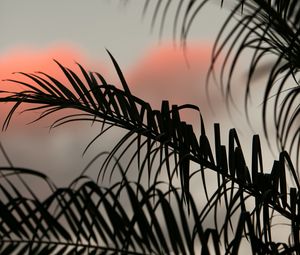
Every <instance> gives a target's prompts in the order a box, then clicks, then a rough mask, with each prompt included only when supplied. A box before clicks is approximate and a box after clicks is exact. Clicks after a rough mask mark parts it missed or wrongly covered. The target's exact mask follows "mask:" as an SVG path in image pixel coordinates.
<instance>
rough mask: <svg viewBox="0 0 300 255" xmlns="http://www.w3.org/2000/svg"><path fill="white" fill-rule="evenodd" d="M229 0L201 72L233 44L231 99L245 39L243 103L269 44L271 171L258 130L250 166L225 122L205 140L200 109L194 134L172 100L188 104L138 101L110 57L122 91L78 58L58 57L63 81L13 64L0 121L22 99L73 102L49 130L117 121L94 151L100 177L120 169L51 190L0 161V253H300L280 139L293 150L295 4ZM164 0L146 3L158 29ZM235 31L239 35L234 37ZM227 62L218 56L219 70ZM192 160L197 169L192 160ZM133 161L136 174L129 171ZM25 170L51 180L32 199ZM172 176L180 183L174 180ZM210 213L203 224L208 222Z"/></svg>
mask: <svg viewBox="0 0 300 255" xmlns="http://www.w3.org/2000/svg"><path fill="white" fill-rule="evenodd" d="M150 2H152V3H153V1H147V2H146V4H145V12H146V11H147V9H149V8H150ZM154 2H155V1H154ZM175 2H176V1H175ZM206 2H208V0H207V1H197V0H195V1H180V2H177V4H178V8H177V12H176V15H175V19H174V27H175V29H174V31H175V33H176V31H177V27H178V24H179V22H180V20H182V29H181V37H182V39H183V40H185V39H186V37H187V34H188V31H189V29H190V26H191V24H192V22H193V19H194V17H195V15H196V14H197V13H198V12H199V11H200V9H201V8H202V6H203V5H204V4H206ZM234 2H235V3H236V6H235V8H234V9H233V11H232V14H235V15H232V16H230V17H229V18H228V22H229V21H230V20H231V19H232V18H233V16H235V17H237V16H236V15H238V13H241V15H240V16H238V22H237V26H236V27H235V28H234V30H233V31H232V32H231V33H230V36H228V37H225V39H223V40H222V39H221V38H222V36H224V31H225V28H226V26H227V22H226V23H225V24H224V27H223V28H222V30H221V32H220V34H219V36H218V39H217V41H216V45H215V49H214V52H213V62H212V68H211V70H210V71H211V73H212V72H213V65H214V62H215V61H216V58H217V57H218V56H219V54H220V52H221V51H223V48H224V47H225V45H229V51H228V58H229V56H230V55H232V54H233V60H232V62H231V66H230V72H229V76H228V77H227V78H226V79H225V78H224V72H225V71H222V74H221V82H222V84H223V86H224V88H225V89H224V92H225V93H224V95H225V96H226V97H227V99H230V86H231V77H232V75H233V72H234V69H235V64H236V61H237V59H238V58H239V57H240V55H241V54H242V52H243V51H244V50H245V49H246V48H253V49H254V51H253V52H254V53H253V58H252V60H251V65H250V68H249V75H248V82H247V83H246V95H245V107H246V110H247V104H248V103H247V98H248V96H249V93H250V84H251V79H252V76H253V75H254V71H255V70H256V69H258V67H259V66H258V64H259V63H260V61H261V59H263V57H264V56H265V55H266V54H267V53H273V55H274V57H275V62H274V63H272V65H271V68H270V70H271V71H270V72H269V74H268V75H269V76H268V82H267V84H266V89H265V102H264V110H263V120H264V121H265V120H266V116H265V114H266V110H267V106H268V98H269V97H270V95H271V93H273V92H274V90H275V92H276V94H275V98H276V99H275V101H276V103H275V105H274V123H275V126H276V128H277V138H278V144H279V148H280V150H281V152H280V153H279V156H278V158H277V160H275V161H274V164H273V167H272V170H271V171H270V172H266V171H264V169H263V156H262V152H261V146H260V139H259V136H257V135H255V136H254V137H253V142H252V155H251V156H252V158H251V159H252V161H251V166H249V165H247V164H246V161H245V158H244V154H243V148H242V145H241V144H240V142H239V138H238V135H237V133H236V131H235V130H234V129H232V130H230V131H229V132H228V141H229V142H228V146H225V145H224V143H223V142H222V141H221V135H220V133H221V132H220V127H219V125H218V124H215V126H214V141H213V142H210V139H209V137H207V135H206V132H205V125H204V121H203V120H202V118H201V115H200V118H201V133H200V135H197V134H195V132H194V130H193V127H192V126H191V125H190V124H188V123H186V122H184V121H182V120H181V119H180V110H181V109H184V108H187V109H191V110H194V111H199V109H198V108H197V107H196V106H193V105H189V104H187V105H183V106H177V105H173V106H170V105H169V103H168V102H167V101H164V102H162V105H161V109H160V110H154V109H152V108H151V106H150V105H149V104H148V103H147V102H145V101H143V100H142V99H140V98H137V97H135V96H134V95H132V94H131V92H130V90H129V87H128V85H127V83H126V80H125V78H124V76H123V74H122V72H121V69H120V67H119V66H118V64H117V62H116V61H115V59H114V58H113V57H112V56H111V55H110V57H111V59H112V62H113V64H114V66H115V70H116V73H117V75H118V77H119V78H120V82H121V84H122V89H118V88H116V87H115V86H113V85H110V84H109V83H108V82H107V81H106V80H105V78H104V77H103V76H101V75H100V74H99V73H94V72H88V71H86V70H85V69H84V68H83V67H82V66H81V65H79V64H78V68H79V70H80V72H78V73H76V72H75V71H73V70H71V69H69V68H67V67H64V66H63V65H61V64H60V63H58V62H57V64H58V66H59V68H60V69H61V71H62V72H63V73H64V75H65V77H66V78H67V80H68V83H69V84H63V83H61V82H60V81H58V80H57V79H55V77H52V76H49V75H47V74H45V73H36V74H25V73H21V74H22V75H23V76H25V77H26V78H27V79H28V78H29V80H30V82H29V81H28V82H25V81H24V80H10V81H11V82H13V83H18V84H21V85H22V86H24V90H22V91H15V92H13V91H11V92H7V91H2V92H1V93H2V96H1V98H0V101H1V102H3V103H14V106H13V107H12V108H11V111H10V112H9V114H8V116H7V118H6V120H5V123H4V125H3V129H6V128H8V125H9V124H10V122H11V120H12V119H11V118H12V116H13V115H14V113H15V112H16V111H17V109H18V107H20V106H21V105H24V106H27V109H26V111H36V110H40V111H41V115H40V117H38V118H37V119H35V120H34V121H39V120H40V119H42V118H44V117H47V116H48V115H50V114H53V113H55V112H57V111H60V110H62V109H73V110H75V111H76V112H79V113H74V112H75V111H74V112H73V113H71V114H68V115H67V116H65V117H62V118H60V119H58V120H57V121H55V122H54V123H53V125H52V126H51V128H54V127H57V126H60V125H63V124H66V123H70V122H73V121H91V122H101V123H102V128H101V130H100V132H99V136H101V135H103V134H104V133H105V131H106V129H107V128H110V127H114V126H117V127H120V128H122V129H124V130H127V133H126V134H125V136H124V137H123V138H122V139H121V140H120V141H119V142H118V143H117V145H116V146H115V147H114V148H113V150H112V151H111V152H110V153H108V154H103V153H100V154H99V155H98V156H96V158H95V160H96V159H98V158H99V157H100V156H102V155H107V156H106V158H105V160H104V161H103V164H102V167H101V169H100V172H99V179H100V177H101V176H102V177H103V176H105V175H110V176H111V177H112V176H114V175H116V176H117V173H118V174H120V175H121V179H120V180H119V181H117V182H116V183H115V184H113V185H112V186H110V187H102V186H101V184H99V183H97V182H95V181H94V180H91V179H89V178H88V177H86V176H85V175H84V174H85V171H83V174H82V175H81V176H79V177H78V178H76V179H75V180H74V182H73V183H71V184H70V186H69V187H67V188H57V187H55V185H54V184H53V183H52V182H51V181H50V180H49V179H48V178H47V176H45V175H44V174H41V173H39V172H36V171H33V170H29V169H21V168H16V167H14V166H13V165H12V164H11V166H10V167H5V168H4V167H2V168H1V169H0V174H1V175H0V178H1V181H0V190H1V191H0V198H1V200H0V207H1V208H0V236H1V237H0V252H1V254H23V253H28V254H170V253H175V254H194V253H195V252H196V250H197V249H200V250H201V252H202V254H222V253H224V252H226V253H230V254H238V252H239V251H240V247H241V245H245V244H247V245H248V246H247V247H248V249H249V250H250V251H252V253H253V254H299V248H300V247H299V241H300V238H299V224H300V220H299V210H300V209H299V208H300V198H299V189H300V184H299V180H298V172H297V168H295V167H294V165H293V163H292V160H291V158H290V156H289V153H288V152H287V151H285V150H284V148H286V147H287V145H289V144H290V145H291V146H290V148H288V149H291V150H290V151H292V149H293V148H294V149H295V148H296V152H297V155H296V156H297V157H298V155H299V142H298V140H297V139H299V127H298V126H297V125H298V123H299V103H298V101H297V100H298V99H297V96H298V92H299V85H298V83H297V79H296V75H297V71H298V68H299V67H298V64H297V49H298V50H299V47H298V46H297V45H298V44H297V43H298V37H299V36H298V26H299V21H298V19H299V17H300V15H298V12H299V4H298V2H297V1H275V0H274V1H265V0H260V1H259V0H251V1H234ZM172 3H174V2H172ZM170 5H171V1H158V2H157V3H156V4H155V5H154V6H155V10H154V15H153V20H154V21H155V20H156V19H158V11H159V10H160V9H161V8H162V9H163V10H164V11H163V14H162V21H161V23H162V27H163V25H164V20H165V18H166V15H167V12H168V8H169V6H170ZM181 15H182V17H183V18H182V19H181ZM245 28H246V29H245ZM230 38H231V39H233V41H230ZM235 38H241V39H240V45H238V43H237V42H238V41H239V40H235ZM236 46H237V48H238V50H237V52H236V53H235V54H234V53H232V51H233V48H235V47H236ZM109 54H110V53H109ZM227 62H228V60H227V57H226V59H225V62H224V65H223V67H224V69H223V70H225V67H226V64H227ZM282 76H283V77H284V78H283V79H282V82H281V83H280V85H279V86H278V85H276V86H277V87H276V86H275V80H276V79H277V78H278V77H282ZM289 77H292V78H293V77H294V78H295V79H294V80H293V82H295V85H293V86H292V87H291V88H289V90H288V93H286V95H284V96H283V99H281V95H282V94H284V93H285V90H286V88H287V87H286V84H287V82H291V81H290V80H288V78H289ZM199 114H200V112H199ZM266 125H267V123H265V132H266V135H267V126H266ZM295 127H296V128H295ZM293 130H296V132H295V133H293V132H292V131H293ZM290 135H291V138H289V137H290ZM96 139H98V136H97V137H95V140H96ZM289 139H290V140H289ZM95 140H93V141H91V143H93V142H94V141H95ZM211 144H213V146H212V145H211ZM133 146H135V148H136V149H135V151H134V152H133V153H132V156H131V159H130V160H129V161H128V163H127V165H125V166H122V165H121V164H120V162H121V158H122V157H124V155H125V152H127V151H129V148H131V147H133ZM245 146H247V145H245ZM88 147H89V146H88ZM1 149H2V150H3V148H2V147H1ZM3 151H4V150H3ZM133 161H136V162H137V164H136V165H134V164H133ZM155 161H157V162H158V164H155V163H154V162H155ZM110 163H112V164H110ZM193 164H194V165H197V166H198V167H197V168H196V169H194V168H193V167H192V165H193ZM296 165H297V166H298V164H296ZM132 168H134V170H136V171H137V179H136V180H135V181H129V180H128V179H127V173H128V171H131V170H132ZM163 171H164V172H165V173H166V175H167V176H168V181H167V183H164V182H162V181H161V179H160V175H161V173H162V172H163ZM211 172H213V173H215V177H216V183H217V184H218V185H217V186H216V188H215V190H214V191H211V189H210V188H211V187H208V184H207V181H206V180H207V174H208V173H211ZM24 176H31V177H36V178H38V179H40V180H42V181H43V184H42V185H45V186H47V187H49V188H50V190H51V194H50V196H49V197H47V198H46V199H40V198H39V197H38V195H37V194H36V191H34V190H32V188H30V185H29V183H28V181H27V179H25V178H24ZM144 176H147V177H148V185H145V186H143V185H142V184H141V180H142V179H143V177H144ZM196 176H197V177H199V178H200V180H201V181H202V182H201V186H202V187H203V191H204V192H203V193H202V192H199V193H198V192H196V193H195V192H191V187H190V186H191V182H192V180H193V178H195V177H196ZM288 177H290V178H291V179H292V182H289V181H288ZM177 179H178V180H179V187H176V186H175V185H176V180H177ZM291 183H292V184H291ZM146 186H147V187H146ZM124 196H125V198H124ZM205 199H206V202H205V204H204V205H203V203H202V202H203V201H204V200H205ZM222 209H223V214H222ZM224 211H225V213H224ZM278 218H280V219H281V220H279V221H278V220H277V219H278ZM211 219H213V220H211ZM210 221H212V222H213V224H212V225H211V226H208V225H209V222H210ZM278 222H279V223H278ZM280 223H281V226H280V227H281V228H283V227H284V224H287V225H288V232H287V234H286V238H285V239H284V238H283V239H282V240H276V239H274V235H275V234H276V231H278V229H277V226H276V224H280Z"/></svg>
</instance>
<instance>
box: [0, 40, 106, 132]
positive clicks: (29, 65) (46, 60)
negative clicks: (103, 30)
mask: <svg viewBox="0 0 300 255" xmlns="http://www.w3.org/2000/svg"><path fill="white" fill-rule="evenodd" d="M54 59H55V60H57V61H58V62H60V63H61V64H63V65H64V66H67V67H69V68H71V69H72V70H78V72H77V73H78V74H79V73H80V71H79V68H78V66H77V65H76V62H77V63H80V64H81V65H83V66H84V67H85V68H86V69H87V70H92V71H99V72H101V73H102V74H103V75H104V76H105V75H107V74H108V71H107V69H106V67H105V66H104V65H103V64H102V63H100V62H99V61H95V60H91V59H89V58H88V57H87V56H86V54H85V53H84V52H83V51H82V50H81V49H78V48H76V47H75V46H72V45H69V44H57V45H52V46H49V47H46V48H40V49H36V48H32V47H18V48H12V49H10V50H8V51H6V52H4V53H2V54H1V55H0V80H1V85H0V86H1V90H4V91H21V90H24V89H26V87H25V86H22V85H19V84H17V83H13V82H9V81H7V79H12V80H19V81H25V82H26V81H30V83H31V84H33V82H32V81H31V80H30V79H29V78H27V77H25V76H23V75H21V74H19V73H18V72H24V73H35V72H38V71H42V72H45V73H47V74H49V75H51V76H53V77H55V78H56V79H57V80H59V81H61V82H62V83H64V84H66V85H67V86H68V87H69V88H71V85H70V84H69V82H68V81H67V79H66V77H65V76H64V74H63V72H62V71H61V70H60V69H59V67H58V65H57V64H56V63H55V62H54V61H53V60H54ZM10 107H11V104H10V105H9V104H7V105H3V104H2V105H1V106H0V109H1V112H2V114H1V117H0V123H1V125H2V123H3V121H4V118H5V116H6V114H7V112H8V111H9V109H10ZM32 115H34V113H30V114H21V115H19V116H16V117H14V118H13V121H14V123H13V124H12V125H11V127H19V125H18V123H23V125H22V128H23V127H24V120H25V123H26V122H28V119H29V120H33V119H34V118H35V117H37V115H34V116H32ZM26 120H27V121H26ZM11 127H10V129H11Z"/></svg>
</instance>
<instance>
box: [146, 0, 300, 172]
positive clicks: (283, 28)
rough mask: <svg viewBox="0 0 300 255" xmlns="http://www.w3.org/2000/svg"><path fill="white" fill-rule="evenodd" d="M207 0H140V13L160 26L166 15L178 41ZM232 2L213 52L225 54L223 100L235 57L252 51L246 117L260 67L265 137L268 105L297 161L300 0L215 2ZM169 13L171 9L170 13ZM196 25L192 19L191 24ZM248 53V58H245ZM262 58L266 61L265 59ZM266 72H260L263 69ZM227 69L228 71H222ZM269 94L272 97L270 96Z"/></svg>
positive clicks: (280, 143)
mask: <svg viewBox="0 0 300 255" xmlns="http://www.w3.org/2000/svg"><path fill="white" fill-rule="evenodd" d="M209 2H212V1H210V0H191V1H188V0H186V1H176V0H175V1H172V2H171V1H151V0H148V1H145V5H144V13H145V12H146V11H148V12H152V17H153V21H152V24H155V22H156V21H157V22H158V23H159V24H160V31H162V29H163V27H164V24H165V19H166V18H167V17H171V18H172V19H173V20H174V22H173V33H174V38H176V36H177V35H178V34H179V36H180V39H181V40H182V42H183V44H185V41H186V39H187V37H188V33H189V31H190V29H191V26H192V24H193V23H194V20H195V17H196V16H197V15H201V11H202V9H203V7H204V6H205V5H206V4H207V3H209ZM219 2H220V4H221V6H222V5H223V4H225V5H226V4H228V5H229V4H231V11H230V13H229V16H228V18H227V19H226V21H225V22H224V24H223V26H222V27H221V29H220V32H219V34H218V36H217V38H216V41H215V45H214V48H213V52H212V64H211V68H210V71H209V75H208V78H209V77H210V76H211V75H212V73H213V72H214V70H213V69H214V65H215V63H216V61H217V60H218V59H219V58H220V56H221V54H225V57H224V58H223V59H224V60H223V65H222V70H221V74H220V83H221V85H222V90H223V93H224V96H225V97H226V98H227V100H228V102H230V101H231V102H233V101H234V100H233V97H232V90H233V89H232V78H233V75H234V73H235V70H236V69H238V70H239V71H240V68H238V64H239V62H238V61H239V59H241V57H242V56H243V55H244V53H249V49H251V50H252V57H251V58H250V59H249V60H250V61H249V68H248V77H247V81H246V82H245V100H244V104H245V111H246V113H247V117H248V113H249V112H248V111H249V102H250V99H251V90H252V88H251V84H252V80H253V78H254V77H255V75H257V74H260V75H262V74H261V73H260V72H261V71H263V72H264V75H266V76H267V77H268V78H267V81H266V83H265V84H262V85H261V86H264V92H263V93H264V96H263V103H262V105H263V107H262V120H263V126H264V133H265V135H266V137H267V139H268V140H271V139H270V135H269V132H268V129H269V125H270V121H269V119H268V118H267V115H268V109H271V110H272V111H273V115H274V117H273V124H274V127H275V128H276V131H277V134H276V136H277V137H276V138H277V141H278V148H279V150H283V149H288V150H289V151H290V152H291V153H292V154H293V155H294V156H295V158H296V160H297V165H298V166H299V155H300V154H299V150H300V149H299V148H300V131H299V130H300V129H299V119H300V117H299V116H300V114H299V112H300V111H299V95H300V93H299V91H300V89H299V82H298V80H299V77H298V73H299V69H300V62H299V55H300V36H299V34H300V22H299V17H300V2H299V1H297V0H289V1H282V0H246V1H245V0H234V1H229V0H227V1H223V0H221V1H219ZM170 12H171V14H170ZM195 25H197V24H195ZM248 58H249V57H248ZM270 58H271V62H267V63H266V61H265V60H268V61H270ZM266 67H267V71H266V72H265V68H266ZM226 71H227V72H226ZM271 99H272V100H271Z"/></svg>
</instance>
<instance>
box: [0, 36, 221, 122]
mask: <svg viewBox="0 0 300 255" xmlns="http://www.w3.org/2000/svg"><path fill="white" fill-rule="evenodd" d="M211 49H212V44H211V43H203V42H195V43H193V44H190V43H189V44H188V47H187V49H186V52H185V53H186V55H184V52H183V50H182V49H181V48H174V47H173V44H172V43H164V44H162V45H161V46H159V47H154V48H152V49H151V50H148V51H146V52H145V54H144V55H143V56H142V57H141V59H140V60H139V61H137V63H135V64H134V65H132V67H131V68H130V69H129V70H128V71H127V72H125V71H124V70H125V68H124V67H123V68H122V69H123V71H124V75H125V78H126V79H127V81H128V83H129V86H130V88H131V91H132V93H133V94H134V95H136V96H138V97H140V98H142V99H144V100H145V101H148V102H149V103H150V104H151V105H152V107H153V108H160V105H161V101H162V100H169V101H170V103H171V104H178V105H180V104H186V103H190V104H195V105H197V106H200V110H201V112H202V113H203V114H204V117H205V118H206V119H207V118H208V115H210V114H211V112H210V109H209V107H208V99H207V97H206V94H205V78H206V74H207V71H208V68H209V64H210V61H211V60H210V57H211ZM112 53H113V52H112ZM52 59H56V60H58V61H59V62H60V63H62V64H63V65H64V66H67V67H70V68H71V69H73V70H78V72H77V73H80V72H79V69H78V68H77V66H76V64H75V62H79V63H80V64H82V65H83V66H84V67H86V69H87V70H93V71H97V72H100V73H101V74H102V75H104V77H105V78H107V80H108V81H109V82H112V83H114V81H116V82H117V83H119V81H118V78H117V74H116V73H115V70H113V65H112V63H109V60H108V59H109V58H107V59H106V62H107V63H108V65H109V67H110V69H111V70H110V72H108V70H107V69H106V68H105V67H103V65H102V64H99V63H98V62H95V61H92V60H90V59H88V58H87V57H86V55H85V54H84V53H82V51H81V50H78V49H77V48H75V47H72V46H70V45H63V44H60V45H56V46H53V47H48V48H44V49H34V48H18V49H12V50H10V51H8V52H6V53H5V54H2V55H0V80H3V79H16V80H22V81H26V77H24V76H21V75H19V74H12V73H14V72H25V73H26V72H27V73H33V72H36V71H43V72H45V73H47V74H50V75H52V76H54V77H55V78H56V79H58V80H60V81H62V82H63V83H65V84H66V85H67V86H68V85H69V83H68V82H67V80H66V78H65V76H64V75H63V73H62V72H61V71H60V70H59V67H58V66H57V64H56V63H55V62H54V61H52ZM116 59H117V56H116ZM110 73H112V75H108V74H110ZM116 85H117V84H116ZM0 86H1V90H2V89H3V90H10V91H16V90H22V89H24V86H22V85H18V84H15V83H11V82H6V81H2V82H1V85H0ZM69 87H71V86H70V85H69ZM215 94H217V93H212V100H215V99H216V95H215ZM218 101H220V100H218ZM10 107H11V105H7V106H3V104H2V105H0V108H1V112H2V114H1V116H0V124H2V123H3V120H4V117H5V116H6V114H7V112H8V110H9V109H10ZM183 113H184V114H183V116H184V117H186V118H185V119H186V120H187V121H189V122H192V123H195V117H196V119H197V123H199V122H198V118H197V117H198V114H197V113H195V114H190V112H183ZM32 114H34V113H32ZM37 116H38V115H37V114H35V115H34V116H31V115H28V114H23V115H20V116H15V117H14V118H13V122H14V123H13V125H11V127H16V126H18V125H16V123H22V127H23V126H24V123H26V122H28V121H29V120H33V119H34V118H35V117H37Z"/></svg>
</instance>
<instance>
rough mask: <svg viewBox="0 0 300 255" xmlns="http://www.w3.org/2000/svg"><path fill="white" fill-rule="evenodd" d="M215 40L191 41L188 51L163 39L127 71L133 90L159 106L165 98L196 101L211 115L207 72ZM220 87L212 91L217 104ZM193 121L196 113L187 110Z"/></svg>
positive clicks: (176, 100) (175, 100) (212, 96)
mask: <svg viewBox="0 0 300 255" xmlns="http://www.w3.org/2000/svg"><path fill="white" fill-rule="evenodd" d="M211 50H212V43H210V42H207V43H205V42H194V43H189V44H188V47H187V49H186V52H185V53H184V51H183V50H182V49H181V48H174V46H173V44H172V43H164V44H162V45H161V46H159V47H154V48H152V49H150V50H148V51H147V52H146V53H145V55H144V56H142V57H141V59H140V60H139V61H138V62H137V63H136V64H135V65H134V66H132V67H131V69H130V70H129V71H128V72H127V80H128V82H129V84H130V85H131V90H132V93H133V94H135V95H136V96H138V97H141V98H143V99H144V100H145V101H148V102H150V103H151V105H152V106H153V107H154V108H160V105H161V101H162V100H169V101H170V103H171V104H178V105H181V104H194V105H197V106H199V107H200V110H201V112H202V113H203V114H204V115H206V116H205V117H206V118H210V117H211V115H212V112H211V109H210V108H209V104H208V98H207V95H206V93H205V84H206V83H205V82H206V75H207V71H208V69H209V65H210V62H211ZM217 94H220V92H218V91H217V90H214V91H213V93H212V91H211V92H210V96H211V100H212V102H213V104H214V106H216V107H218V106H219V103H216V102H220V100H219V99H218V100H217V99H216V98H217ZM184 117H185V119H187V120H188V121H192V120H193V118H194V115H193V114H192V115H191V114H187V113H185V114H184Z"/></svg>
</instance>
